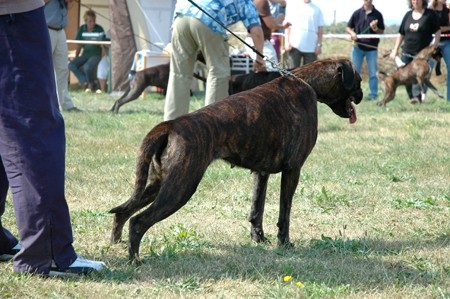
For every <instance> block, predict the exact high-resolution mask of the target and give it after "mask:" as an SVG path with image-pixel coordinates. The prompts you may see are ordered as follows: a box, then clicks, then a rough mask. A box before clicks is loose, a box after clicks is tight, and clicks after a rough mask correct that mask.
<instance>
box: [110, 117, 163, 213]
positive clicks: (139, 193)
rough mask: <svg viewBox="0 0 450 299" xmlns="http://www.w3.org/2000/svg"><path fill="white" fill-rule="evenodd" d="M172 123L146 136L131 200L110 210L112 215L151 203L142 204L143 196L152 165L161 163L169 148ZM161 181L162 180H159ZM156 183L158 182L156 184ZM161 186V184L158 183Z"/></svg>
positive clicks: (138, 161)
mask: <svg viewBox="0 0 450 299" xmlns="http://www.w3.org/2000/svg"><path fill="white" fill-rule="evenodd" d="M170 129H171V122H163V123H161V124H159V125H157V126H156V127H154V128H153V129H152V130H151V131H150V132H149V133H148V134H147V136H145V138H144V140H143V141H142V145H141V148H140V153H139V157H138V160H137V166H136V180H135V183H134V192H133V194H132V195H131V197H130V199H129V200H128V201H126V202H125V203H123V204H122V205H120V206H117V207H115V208H113V209H112V210H110V211H109V212H110V213H123V212H126V211H130V210H134V209H136V208H141V207H142V206H145V205H147V204H149V203H150V202H151V201H153V199H152V200H151V201H150V202H145V203H144V202H142V200H143V198H142V197H143V194H144V191H145V188H146V186H147V180H148V176H149V170H150V165H151V163H152V162H155V163H161V161H160V157H161V154H162V152H163V151H164V149H165V148H166V146H167V141H168V137H169V132H170ZM157 179H160V178H157ZM155 183H156V182H155ZM156 184H157V185H159V183H156Z"/></svg>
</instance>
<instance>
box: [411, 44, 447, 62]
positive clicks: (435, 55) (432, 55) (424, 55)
mask: <svg viewBox="0 0 450 299" xmlns="http://www.w3.org/2000/svg"><path fill="white" fill-rule="evenodd" d="M416 58H421V59H425V60H429V59H434V60H436V61H440V59H441V58H442V51H441V48H439V47H436V46H434V45H431V46H428V47H425V48H423V49H422V50H421V51H420V52H419V54H417V57H416Z"/></svg>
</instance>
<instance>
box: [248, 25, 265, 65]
mask: <svg viewBox="0 0 450 299" xmlns="http://www.w3.org/2000/svg"><path fill="white" fill-rule="evenodd" d="M250 36H251V37H252V40H253V44H254V46H255V48H256V50H258V52H259V53H263V47H264V34H263V31H262V28H261V26H253V27H252V28H251V29H250ZM253 70H254V71H255V72H261V71H265V70H266V65H265V63H264V60H263V58H262V57H260V56H259V55H256V59H255V62H254V63H253Z"/></svg>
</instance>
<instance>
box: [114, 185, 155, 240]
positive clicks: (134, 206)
mask: <svg viewBox="0 0 450 299" xmlns="http://www.w3.org/2000/svg"><path fill="white" fill-rule="evenodd" d="M159 189H160V185H159V183H158V184H154V185H149V186H147V187H146V188H145V191H144V193H143V195H142V197H141V199H140V200H135V197H134V196H132V197H131V198H130V199H129V200H128V201H126V202H125V203H123V204H121V205H120V206H118V207H115V208H114V209H112V210H111V211H110V213H115V214H114V220H113V227H112V231H111V244H115V243H119V242H120V241H121V239H122V231H123V227H124V225H125V222H127V220H128V219H129V218H130V217H131V216H132V215H133V214H134V213H136V212H137V211H139V210H140V209H142V208H143V207H145V206H147V205H149V204H150V203H152V202H153V201H154V200H155V198H156V195H158V192H159Z"/></svg>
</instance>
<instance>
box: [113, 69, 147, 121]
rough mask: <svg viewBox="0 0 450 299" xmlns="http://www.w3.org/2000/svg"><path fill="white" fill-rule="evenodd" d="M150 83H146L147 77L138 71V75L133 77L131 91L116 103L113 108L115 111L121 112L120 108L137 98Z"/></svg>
mask: <svg viewBox="0 0 450 299" xmlns="http://www.w3.org/2000/svg"><path fill="white" fill-rule="evenodd" d="M147 86H148V85H147V84H146V83H145V77H144V74H141V73H136V76H135V77H134V78H133V80H132V81H131V82H130V91H129V92H128V93H127V94H126V96H124V97H121V98H120V99H118V100H117V101H116V102H115V103H114V106H113V108H112V109H111V110H112V111H113V112H114V113H118V112H119V108H120V107H121V106H122V105H124V104H126V103H128V102H131V101H134V100H136V99H137V98H138V97H139V96H140V95H141V94H142V92H143V91H144V90H145V88H146V87H147Z"/></svg>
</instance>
